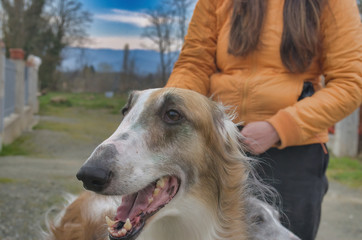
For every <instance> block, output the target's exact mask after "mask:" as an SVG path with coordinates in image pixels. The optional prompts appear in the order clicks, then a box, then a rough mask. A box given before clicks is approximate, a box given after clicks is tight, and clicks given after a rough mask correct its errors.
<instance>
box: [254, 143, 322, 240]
mask: <svg viewBox="0 0 362 240" xmlns="http://www.w3.org/2000/svg"><path fill="white" fill-rule="evenodd" d="M257 158H259V159H260V160H261V164H260V166H259V167H257V172H258V174H259V175H260V176H261V178H262V179H263V180H264V181H265V182H266V183H267V184H270V185H271V186H273V187H274V188H275V189H276V190H277V191H278V192H279V194H280V197H281V200H282V212H283V213H284V214H282V215H284V217H282V219H281V220H282V223H283V225H284V226H286V227H287V228H288V229H290V230H291V231H292V232H294V233H295V234H296V235H297V236H299V237H300V238H301V239H302V240H314V239H315V237H316V235H317V231H318V227H319V222H320V216H321V205H322V200H323V196H324V195H325V193H326V192H327V189H328V181H327V178H326V176H325V172H326V168H327V165H328V161H329V155H328V154H325V153H324V151H323V148H322V145H321V144H311V145H306V146H296V147H288V148H285V149H282V150H278V149H276V148H271V149H269V150H268V151H267V152H265V153H263V154H261V155H259V156H257Z"/></svg>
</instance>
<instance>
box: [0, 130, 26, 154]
mask: <svg viewBox="0 0 362 240" xmlns="http://www.w3.org/2000/svg"><path fill="white" fill-rule="evenodd" d="M28 139H29V136H27V135H22V136H20V137H19V138H17V139H16V140H15V141H14V142H12V143H11V144H8V145H3V146H2V150H1V152H0V156H25V155H29V154H30V153H31V152H32V151H31V147H30V146H25V145H26V144H25V143H26V142H28Z"/></svg>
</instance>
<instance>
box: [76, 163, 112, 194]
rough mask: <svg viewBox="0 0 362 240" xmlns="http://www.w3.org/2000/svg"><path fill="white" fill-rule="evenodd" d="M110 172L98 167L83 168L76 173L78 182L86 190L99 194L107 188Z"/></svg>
mask: <svg viewBox="0 0 362 240" xmlns="http://www.w3.org/2000/svg"><path fill="white" fill-rule="evenodd" d="M111 175H112V172H111V171H110V170H106V169H103V168H99V167H88V166H83V167H81V169H80V170H79V171H78V173H77V175H76V176H77V178H78V180H80V181H82V182H83V186H84V188H85V189H87V190H91V191H94V192H100V191H102V190H103V189H105V188H106V187H107V186H108V183H109V182H110V180H111Z"/></svg>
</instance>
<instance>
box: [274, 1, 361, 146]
mask: <svg viewBox="0 0 362 240" xmlns="http://www.w3.org/2000/svg"><path fill="white" fill-rule="evenodd" d="M328 2H329V4H328V5H327V6H326V8H325V10H324V11H323V14H322V17H321V31H322V55H321V64H322V71H323V75H324V77H325V88H323V89H322V90H320V91H317V92H316V93H315V94H314V95H313V96H312V97H309V98H305V99H303V100H301V101H299V102H297V103H296V104H295V105H293V106H291V107H288V108H286V109H282V110H280V111H279V112H278V113H277V114H276V115H274V116H273V117H272V118H270V119H269V120H268V121H269V122H270V123H271V124H272V125H273V126H274V128H275V129H276V130H277V132H278V134H279V136H280V138H281V146H280V148H283V147H287V146H292V145H298V144H300V143H302V142H303V141H305V140H307V139H309V138H312V137H316V136H317V134H318V133H319V132H322V131H324V130H326V129H327V128H328V127H330V126H331V125H333V124H334V123H336V122H338V121H339V120H341V119H343V118H344V117H346V116H347V115H349V114H350V113H352V112H353V111H354V110H355V109H356V108H357V107H358V106H359V105H360V104H361V90H362V44H361V43H362V25H361V20H360V15H359V12H358V8H357V4H356V1H355V0H343V1H341V0H330V1H328Z"/></svg>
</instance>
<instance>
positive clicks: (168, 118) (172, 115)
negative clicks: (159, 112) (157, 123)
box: [163, 109, 183, 123]
mask: <svg viewBox="0 0 362 240" xmlns="http://www.w3.org/2000/svg"><path fill="white" fill-rule="evenodd" d="M182 119H183V117H182V115H181V114H180V113H179V112H178V111H176V110H173V109H171V110H168V111H167V112H166V113H165V115H164V116H163V120H164V121H165V122H167V123H177V122H179V121H180V120H182Z"/></svg>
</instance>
